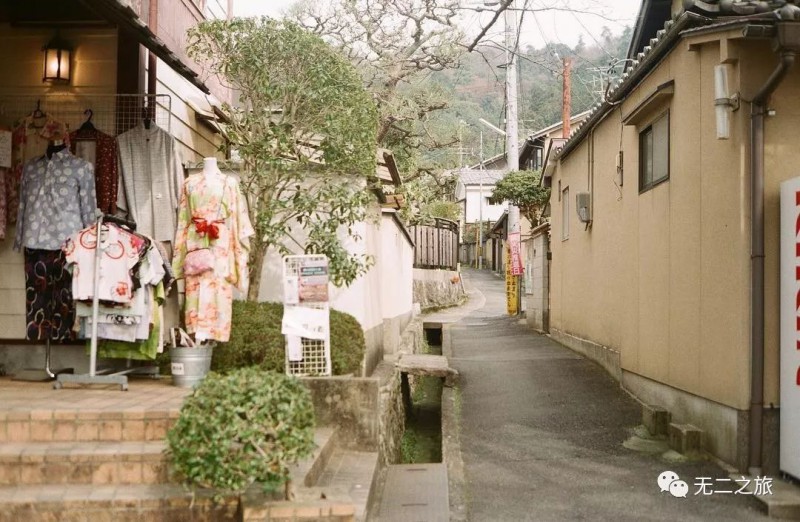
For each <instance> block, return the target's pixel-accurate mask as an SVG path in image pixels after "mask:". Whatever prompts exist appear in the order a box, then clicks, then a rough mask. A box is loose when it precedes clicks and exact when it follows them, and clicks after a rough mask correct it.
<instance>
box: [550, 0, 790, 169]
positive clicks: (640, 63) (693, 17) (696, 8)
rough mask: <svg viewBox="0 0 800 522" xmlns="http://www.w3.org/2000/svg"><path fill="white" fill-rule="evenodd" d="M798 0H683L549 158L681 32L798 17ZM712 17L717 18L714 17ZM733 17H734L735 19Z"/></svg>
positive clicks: (612, 103) (593, 121)
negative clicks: (680, 9)
mask: <svg viewBox="0 0 800 522" xmlns="http://www.w3.org/2000/svg"><path fill="white" fill-rule="evenodd" d="M798 4H800V0H772V1H750V0H746V1H737V0H685V1H684V12H683V13H681V14H680V15H679V16H677V17H676V18H674V19H672V20H667V21H666V22H665V23H664V29H662V30H660V31H658V33H657V34H656V37H655V38H653V39H651V40H650V45H648V46H646V47H645V48H644V49H643V50H642V52H640V53H638V55H637V56H636V58H635V59H634V60H633V62H632V63H631V66H630V67H629V68H628V69H627V70H626V71H625V73H624V74H623V75H622V78H620V79H619V80H618V81H617V83H616V84H615V85H614V86H613V87H612V88H611V89H609V91H608V94H607V96H606V100H605V101H604V102H603V103H598V104H597V105H595V106H594V107H593V108H592V109H591V111H590V113H589V117H588V118H586V119H585V120H584V121H583V122H582V123H581V124H579V125H578V126H576V127H575V128H574V129H573V131H572V132H571V134H570V136H569V139H568V140H567V142H566V143H565V144H564V147H563V148H562V149H561V151H560V152H559V153H558V154H556V155H555V156H554V158H553V159H556V160H557V159H559V158H563V157H565V156H566V155H568V154H569V153H570V152H572V150H573V149H574V148H575V147H576V146H577V145H578V143H580V141H581V140H582V139H583V138H584V137H585V136H586V134H588V132H589V131H590V130H591V129H592V128H594V126H595V125H597V123H599V121H600V120H601V119H602V118H603V117H604V116H605V115H606V114H608V112H609V111H610V110H612V109H613V108H614V107H616V106H617V105H619V104H620V103H621V102H622V101H623V100H624V99H625V97H626V96H627V94H628V93H629V92H630V91H631V90H633V88H634V87H635V86H636V85H638V83H639V82H640V81H641V80H642V79H643V77H644V75H646V74H647V73H648V72H649V71H650V69H651V68H652V67H653V66H655V65H656V64H657V63H658V62H659V61H660V60H661V59H662V58H663V57H664V56H666V55H667V54H668V53H669V51H670V50H671V49H672V48H673V46H674V44H675V42H676V41H677V40H678V39H679V38H680V36H681V34H682V33H683V32H684V31H687V30H690V29H695V28H699V27H705V28H707V29H711V28H714V27H716V26H724V25H729V24H731V23H736V22H738V23H746V22H748V21H753V18H756V19H757V20H758V21H769V20H771V21H778V20H800V7H798ZM716 17H720V18H719V19H716ZM735 17H738V19H737V18H735Z"/></svg>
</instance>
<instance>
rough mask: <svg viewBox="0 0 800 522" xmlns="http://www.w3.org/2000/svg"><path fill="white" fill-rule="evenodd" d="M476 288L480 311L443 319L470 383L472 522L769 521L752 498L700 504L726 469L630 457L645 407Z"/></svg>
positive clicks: (463, 384) (479, 282)
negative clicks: (674, 477) (702, 489)
mask: <svg viewBox="0 0 800 522" xmlns="http://www.w3.org/2000/svg"><path fill="white" fill-rule="evenodd" d="M464 278H465V283H466V284H467V289H468V293H470V295H471V300H470V303H468V308H469V311H468V313H466V314H463V313H461V312H458V311H456V312H450V313H449V314H447V313H445V314H443V315H440V316H439V320H442V321H443V322H449V321H450V320H453V319H455V320H458V322H457V323H455V324H453V325H452V326H451V335H452V337H451V338H452V349H453V356H454V357H453V358H451V359H450V365H451V366H453V367H454V368H456V369H457V370H458V371H459V373H460V374H461V380H460V384H459V387H460V392H461V407H460V409H461V419H460V428H461V450H462V455H463V460H464V464H465V475H466V481H467V499H468V509H469V517H470V520H475V521H505V520H508V521H521V520H537V521H558V520H592V521H595V520H599V521H602V520H614V521H615V522H619V521H626V520H636V521H641V520H659V521H669V522H674V521H685V520H697V521H701V520H703V521H705V520H726V521H734V520H741V521H745V520H746V521H755V520H762V519H766V518H765V517H764V515H763V514H762V513H761V511H760V508H759V503H758V502H757V501H756V500H755V498H753V497H752V496H744V495H733V494H716V495H711V496H702V495H698V496H695V495H694V493H695V491H696V490H697V489H698V488H697V487H695V486H694V484H695V482H696V481H697V480H696V479H697V478H699V477H712V478H714V479H716V478H722V479H724V478H728V474H727V472H726V471H725V470H723V469H722V468H720V467H719V466H717V465H716V464H714V463H712V462H707V461H699V462H698V461H696V462H683V463H669V462H666V461H665V460H663V459H662V457H661V454H656V455H653V454H646V453H638V452H636V451H633V450H629V449H627V448H625V447H624V446H623V442H624V441H625V440H626V439H628V438H629V437H630V436H631V432H632V429H633V428H634V427H635V426H637V425H638V424H640V422H641V408H640V406H639V404H638V403H637V402H636V401H635V400H633V398H631V397H630V396H629V395H628V394H627V393H625V392H624V391H623V390H622V389H621V388H620V386H619V384H618V383H617V382H616V381H614V380H613V379H612V378H611V377H610V376H609V375H608V374H607V373H606V372H605V371H604V370H603V369H602V368H601V367H600V366H598V365H596V364H595V363H593V362H591V361H589V360H587V359H585V358H583V357H581V356H579V355H577V354H575V353H574V352H572V351H570V350H568V349H567V348H564V347H562V346H561V345H559V344H557V343H555V342H553V341H551V340H550V339H549V338H547V337H544V336H541V335H537V334H535V333H533V332H532V331H531V330H529V329H528V328H527V327H526V326H524V325H523V324H520V321H519V319H518V318H510V317H507V316H505V295H504V291H505V290H504V285H503V282H502V281H501V280H500V279H498V278H497V277H496V276H494V275H492V274H490V273H488V272H477V271H466V272H465V273H464ZM462 312H463V310H462ZM459 313H460V314H461V316H460V317H459V316H458V315H459ZM423 320H425V321H426V322H428V321H431V319H430V318H429V317H428V316H426V317H424V319H423ZM665 470H670V471H674V472H675V473H677V474H678V475H679V476H680V477H681V478H682V479H683V480H685V481H686V482H687V483H688V484H689V488H690V491H689V493H688V496H687V498H675V497H673V496H671V495H670V494H669V493H661V492H660V490H659V487H658V485H657V483H656V479H657V477H658V475H659V474H660V473H662V472H663V471H665ZM734 486H736V484H734ZM718 489H722V488H718ZM734 489H735V488H734Z"/></svg>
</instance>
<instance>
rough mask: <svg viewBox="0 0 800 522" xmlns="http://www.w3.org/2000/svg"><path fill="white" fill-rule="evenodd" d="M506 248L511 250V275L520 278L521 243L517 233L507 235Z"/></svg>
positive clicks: (521, 270)
mask: <svg viewBox="0 0 800 522" xmlns="http://www.w3.org/2000/svg"><path fill="white" fill-rule="evenodd" d="M508 246H509V248H510V250H511V275H514V276H521V275H522V272H523V269H522V241H521V239H520V233H519V232H511V233H509V234H508Z"/></svg>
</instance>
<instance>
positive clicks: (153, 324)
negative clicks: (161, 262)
mask: <svg viewBox="0 0 800 522" xmlns="http://www.w3.org/2000/svg"><path fill="white" fill-rule="evenodd" d="M146 291H147V292H148V301H149V302H150V303H152V306H151V307H150V311H151V313H152V315H151V316H150V317H149V320H148V324H149V325H150V334H149V336H148V337H147V339H146V340H144V341H141V342H135V343H130V342H123V341H113V340H102V341H100V342H98V343H97V356H98V357H103V358H106V359H133V360H153V359H155V358H156V356H157V355H158V354H159V353H162V352H163V351H164V332H163V329H164V311H163V310H164V307H163V304H164V299H165V297H166V296H165V293H164V285H163V283H159V284H158V285H156V286H155V287H153V286H148V287H147V289H146ZM89 350H90V348H89V344H88V343H87V346H86V351H87V353H88V352H89Z"/></svg>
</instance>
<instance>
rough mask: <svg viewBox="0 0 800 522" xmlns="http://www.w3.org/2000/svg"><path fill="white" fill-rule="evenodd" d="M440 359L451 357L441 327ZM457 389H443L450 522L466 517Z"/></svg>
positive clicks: (450, 347)
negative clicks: (442, 356)
mask: <svg viewBox="0 0 800 522" xmlns="http://www.w3.org/2000/svg"><path fill="white" fill-rule="evenodd" d="M442 355H444V356H445V357H447V358H448V360H449V359H450V358H451V357H452V356H453V345H452V337H451V335H450V325H449V324H444V325H442ZM458 393H459V390H458V388H457V387H451V386H445V387H444V388H443V389H442V460H443V461H444V463H445V464H446V465H447V481H448V489H449V496H450V520H451V521H453V522H464V521H466V520H467V519H468V516H467V515H468V514H467V494H466V489H467V481H466V477H465V475H464V461H463V459H462V457H461V435H460V433H459V427H458V411H457V408H456V398H457V397H458Z"/></svg>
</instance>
